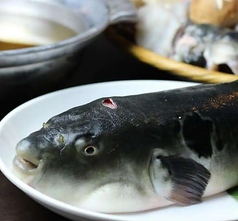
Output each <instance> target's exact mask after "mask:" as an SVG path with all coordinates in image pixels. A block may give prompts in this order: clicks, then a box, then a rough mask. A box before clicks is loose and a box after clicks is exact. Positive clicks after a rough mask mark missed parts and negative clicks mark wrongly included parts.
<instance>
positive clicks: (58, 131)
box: [13, 81, 238, 213]
mask: <svg viewBox="0 0 238 221" xmlns="http://www.w3.org/2000/svg"><path fill="white" fill-rule="evenodd" d="M26 121H27V119H26ZM13 165H14V166H13V167H14V173H15V174H16V175H17V176H18V177H19V178H20V179H22V180H23V181H24V182H26V183H27V184H28V185H30V186H31V187H32V188H35V189H36V190H38V191H40V192H42V193H44V194H46V195H48V196H50V197H53V198H55V199H57V200H60V201H63V202H66V203H68V204H70V205H73V206H76V207H80V208H84V209H88V210H93V211H98V212H103V213H127V212H138V211H145V210H151V209H157V208H162V207H165V206H169V205H172V204H176V205H177V206H188V205H193V204H197V203H201V202H202V201H203V199H204V198H205V197H207V196H211V195H215V194H218V193H220V192H223V191H226V190H228V189H229V188H232V187H234V186H236V185H238V81H234V82H231V83H222V84H214V85H213V84H212V85H209V84H199V85H196V86H190V87H186V88H180V89H173V90H166V91H160V92H155V93H146V94H139V95H130V96H113V97H103V98H98V99H97V100H94V101H92V102H89V103H87V104H85V105H82V106H77V107H73V108H72V109H69V110H66V111H65V112H63V113H59V114H58V115H56V116H52V118H50V119H49V120H48V121H47V122H46V123H43V126H42V127H41V128H40V127H39V130H38V131H34V132H32V133H31V134H29V136H27V137H25V138H22V140H20V141H19V143H18V144H17V145H16V156H15V158H14V159H13Z"/></svg>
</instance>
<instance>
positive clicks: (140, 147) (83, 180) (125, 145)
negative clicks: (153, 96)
mask: <svg viewBox="0 0 238 221" xmlns="http://www.w3.org/2000/svg"><path fill="white" fill-rule="evenodd" d="M104 102H105V100H104ZM107 102H108V103H107V104H104V105H102V101H97V102H95V103H92V104H90V105H85V106H81V107H80V108H73V109H71V110H69V111H66V112H64V113H62V114H59V115H57V116H55V117H52V118H51V119H49V120H48V121H47V122H46V123H44V124H43V127H42V128H41V129H40V130H38V131H36V132H33V133H31V134H30V135H29V136H27V137H26V138H24V139H22V140H21V141H20V142H19V143H18V144H17V146H16V157H15V159H14V171H15V172H16V173H17V174H18V176H19V177H20V178H21V179H22V180H23V181H24V182H27V183H28V184H29V185H30V186H32V187H33V188H35V189H37V190H39V191H41V192H43V193H45V194H47V195H49V196H52V197H54V198H56V199H59V200H62V201H65V202H67V203H70V204H72V205H78V206H80V207H83V208H89V209H90V210H99V211H106V212H108V211H109V212H110V211H117V212H118V211H119V212H120V211H131V210H132V211H133V210H141V209H142V208H143V209H144V208H147V206H145V205H144V204H146V203H147V201H144V202H143V203H142V201H143V200H142V199H143V198H144V197H145V196H146V195H147V192H148V194H151V195H152V194H153V187H152V184H151V181H150V177H149V164H150V159H151V155H152V153H151V152H150V150H149V149H148V148H144V147H145V146H147V145H148V142H147V141H146V139H145V137H144V136H143V132H142V131H140V130H139V129H136V128H137V127H138V125H137V126H136V125H134V124H133V123H131V121H130V120H129V119H130V117H128V116H127V119H125V116H124V114H123V116H122V115H120V114H119V113H116V112H117V111H118V110H116V109H117V108H114V106H110V107H105V106H107V105H112V104H113V103H112V101H107ZM110 102H111V103H110ZM118 102H119V101H118ZM113 105H115V104H113ZM128 115H129V113H128ZM126 122H127V123H126ZM132 127H133V130H131V129H132ZM136 130H138V133H135V131H136ZM131 131H133V133H132V132H131ZM113 199H118V200H117V201H116V202H119V201H120V202H121V203H118V204H115V203H114V204H113V205H112V200H113ZM119 199H120V200H119ZM125 201H128V204H129V206H128V204H126V203H125ZM132 201H133V202H132ZM140 201H141V203H139V202H140ZM132 204H133V205H136V208H135V209H133V208H132V207H131V205H132ZM116 205H117V206H116ZM112 207H113V208H112ZM115 207H117V209H115Z"/></svg>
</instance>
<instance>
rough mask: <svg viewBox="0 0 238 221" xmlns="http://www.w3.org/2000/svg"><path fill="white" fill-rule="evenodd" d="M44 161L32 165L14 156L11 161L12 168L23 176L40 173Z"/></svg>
mask: <svg viewBox="0 0 238 221" xmlns="http://www.w3.org/2000/svg"><path fill="white" fill-rule="evenodd" d="M44 165H45V163H44V161H43V160H40V161H39V163H37V164H36V163H32V162H31V161H29V160H27V159H24V158H23V157H21V156H19V155H16V156H15V157H14V159H13V167H14V169H15V170H16V171H18V172H20V173H22V174H25V175H36V174H39V173H40V172H42V170H43V168H44Z"/></svg>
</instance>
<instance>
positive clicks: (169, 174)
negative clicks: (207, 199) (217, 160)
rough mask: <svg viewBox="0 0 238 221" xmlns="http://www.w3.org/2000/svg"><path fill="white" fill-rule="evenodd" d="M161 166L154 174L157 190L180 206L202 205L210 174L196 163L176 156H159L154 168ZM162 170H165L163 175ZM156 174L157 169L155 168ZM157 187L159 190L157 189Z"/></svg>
mask: <svg viewBox="0 0 238 221" xmlns="http://www.w3.org/2000/svg"><path fill="white" fill-rule="evenodd" d="M156 164H157V165H158V166H159V168H158V169H157V172H160V175H158V176H156V174H154V179H155V180H154V182H160V184H162V185H160V187H159V188H158V186H159V183H158V184H154V186H155V189H156V190H158V191H159V192H160V193H161V192H162V193H164V197H165V198H167V199H169V200H170V201H173V202H175V203H178V204H182V205H190V204H196V203H200V202H201V201H202V196H203V194H204V191H205V189H206V186H207V184H208V181H209V179H210V176H211V174H210V172H209V171H208V170H207V169H206V168H205V167H204V166H203V165H201V164H199V163H197V162H196V161H194V160H192V159H189V158H183V157H176V156H166V157H164V156H158V157H156V159H155V162H154V166H153V167H156ZM161 170H164V171H163V172H162V173H161ZM153 172H154V173H155V172H156V169H155V168H154V171H153ZM156 187H157V188H156Z"/></svg>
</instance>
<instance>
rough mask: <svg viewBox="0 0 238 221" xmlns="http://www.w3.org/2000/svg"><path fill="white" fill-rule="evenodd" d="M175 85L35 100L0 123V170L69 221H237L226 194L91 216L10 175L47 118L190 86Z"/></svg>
mask: <svg viewBox="0 0 238 221" xmlns="http://www.w3.org/2000/svg"><path fill="white" fill-rule="evenodd" d="M194 84H195V83H189V82H178V81H156V80H131V81H117V82H106V83H96V84H90V85H84V86H79V87H73V88H70V89H65V90H60V91H57V92H53V93H50V94H47V95H43V96H41V97H38V98H35V99H33V100H31V101H29V102H27V103H24V104H23V105H21V106H19V107H17V108H16V109H14V110H13V111H12V112H10V113H9V114H8V115H7V116H6V117H5V118H4V119H3V120H2V121H1V122H0V169H1V171H2V172H3V174H4V175H5V176H6V177H7V178H8V179H9V180H10V181H11V182H12V183H13V184H14V185H16V186H17V187H18V188H19V189H21V190H22V191H24V192H25V193H26V194H28V195H29V196H30V197H31V198H33V199H34V200H36V201H37V202H38V203H40V204H42V205H43V206H45V207H46V208H48V209H50V210H52V211H54V212H56V213H58V214H60V215H62V216H64V217H67V218H69V219H72V220H81V221H82V220H83V218H87V219H92V220H110V221H112V220H120V221H145V220H150V221H170V220H183V221H186V220H189V221H191V220H193V221H201V220H202V221H206V220H209V221H211V220H216V221H217V220H237V219H238V201H236V200H235V198H234V197H231V196H230V195H228V194H227V193H222V194H219V195H217V196H215V197H210V198H207V199H206V200H205V201H204V202H203V203H201V204H199V205H193V206H187V207H177V206H171V207H168V208H162V209H158V210H153V211H148V212H141V213H133V214H122V215H110V214H102V213H96V212H91V211H87V210H83V209H79V208H75V207H73V206H70V205H67V204H65V203H62V202H60V201H57V200H55V199H52V198H50V197H48V196H46V195H44V194H42V193H40V192H38V191H36V190H35V189H33V188H31V187H30V186H28V185H26V184H25V183H23V182H22V181H20V180H19V179H18V178H17V177H16V176H15V175H14V174H13V173H12V172H11V170H12V160H13V157H14V155H15V145H16V143H17V142H18V141H19V140H20V139H22V138H24V137H25V136H27V135H28V134H29V133H31V132H33V131H35V130H38V129H39V128H40V127H41V125H42V123H43V122H45V121H46V120H48V119H49V118H50V117H52V116H54V115H56V114H59V113H60V112H63V111H65V110H68V109H69V108H72V107H74V106H78V105H81V104H84V103H87V102H89V101H92V100H94V99H96V98H99V97H104V96H113V95H128V94H138V93H144V92H152V91H159V90H165V89H172V88H178V87H185V86H190V85H194Z"/></svg>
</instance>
